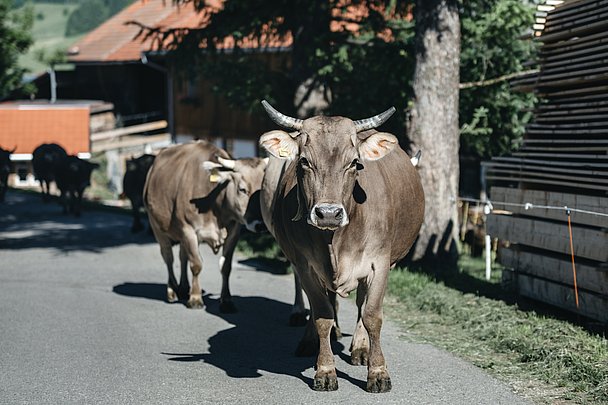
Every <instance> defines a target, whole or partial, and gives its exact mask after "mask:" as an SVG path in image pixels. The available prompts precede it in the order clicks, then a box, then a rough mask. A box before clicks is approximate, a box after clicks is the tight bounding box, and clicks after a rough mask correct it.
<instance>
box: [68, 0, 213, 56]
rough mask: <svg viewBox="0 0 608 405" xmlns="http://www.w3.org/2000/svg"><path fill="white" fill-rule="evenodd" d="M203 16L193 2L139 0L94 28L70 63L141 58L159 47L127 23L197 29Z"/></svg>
mask: <svg viewBox="0 0 608 405" xmlns="http://www.w3.org/2000/svg"><path fill="white" fill-rule="evenodd" d="M202 19H203V17H202V15H201V14H199V13H198V12H196V10H194V6H193V4H192V2H189V3H187V4H184V5H181V6H179V7H178V6H176V5H173V2H172V1H171V0H146V1H142V0H137V1H135V2H134V3H133V4H131V5H130V6H129V7H127V8H125V9H124V10H122V11H121V12H120V13H118V14H117V15H115V16H114V17H112V18H110V19H109V20H107V21H106V22H105V23H103V24H102V25H100V26H99V27H97V28H96V29H95V30H93V31H91V32H90V33H89V34H88V35H86V36H85V37H84V38H83V39H81V40H80V41H78V42H77V43H76V44H75V45H74V46H73V47H72V48H71V49H70V51H69V52H70V55H69V56H68V60H69V61H70V62H126V61H138V60H139V59H140V57H141V52H145V51H155V50H158V45H157V44H154V43H153V42H152V40H150V39H147V40H143V39H142V38H137V39H135V37H136V36H137V34H138V33H139V30H140V29H139V27H138V26H137V25H132V24H130V25H127V24H126V23H127V22H128V21H137V22H138V23H140V24H143V25H145V26H149V27H163V28H195V27H199V26H200V25H201V23H202V22H203V21H202Z"/></svg>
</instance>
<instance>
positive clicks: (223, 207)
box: [211, 182, 235, 228]
mask: <svg viewBox="0 0 608 405" xmlns="http://www.w3.org/2000/svg"><path fill="white" fill-rule="evenodd" d="M228 183H229V182H226V183H223V184H222V186H218V188H220V187H221V189H220V190H218V192H217V195H216V198H215V199H214V200H213V202H212V205H211V209H212V211H213V214H214V215H215V217H216V218H217V221H218V225H219V226H220V228H226V227H227V226H228V224H230V223H231V222H234V221H235V219H234V218H232V215H231V214H230V213H231V212H232V211H231V210H230V209H229V204H228V201H227V198H226V188H227V187H228V186H229V184H228Z"/></svg>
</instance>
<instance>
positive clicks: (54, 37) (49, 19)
mask: <svg viewBox="0 0 608 405" xmlns="http://www.w3.org/2000/svg"><path fill="white" fill-rule="evenodd" d="M77 6H78V5H77V4H55V3H35V4H33V5H32V7H33V9H34V27H33V28H32V35H33V37H34V44H33V45H32V47H30V49H29V50H28V52H27V53H26V54H25V55H22V56H21V57H20V58H19V63H20V64H21V66H24V67H25V68H27V69H28V70H29V71H30V72H32V73H39V72H43V71H45V70H46V69H47V66H46V65H44V64H43V63H41V62H40V61H38V60H37V59H36V54H37V52H39V51H40V50H43V51H44V52H45V54H46V55H51V54H53V53H54V52H55V51H56V50H58V49H60V50H63V51H66V50H67V49H68V48H69V47H70V46H72V45H73V44H74V43H75V42H76V41H78V40H79V39H80V38H81V37H82V35H76V36H71V37H66V36H65V27H66V24H67V21H68V17H69V15H70V13H71V12H72V10H74V9H75V8H76V7H77ZM64 10H67V12H66V11H64ZM38 15H42V16H44V18H42V19H40V18H37V17H36V16H38Z"/></svg>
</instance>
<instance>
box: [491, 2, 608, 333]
mask: <svg viewBox="0 0 608 405" xmlns="http://www.w3.org/2000/svg"><path fill="white" fill-rule="evenodd" d="M557 3H558V2H554V4H555V5H552V6H551V7H546V5H544V6H543V7H545V8H544V9H543V10H542V18H540V19H539V20H538V21H537V25H535V28H536V29H538V31H537V34H538V36H537V37H536V39H535V40H536V41H539V43H540V51H539V58H538V60H537V61H535V62H534V63H530V65H533V64H536V65H537V66H538V72H537V73H533V74H530V75H528V76H525V77H523V78H519V79H517V80H515V81H513V82H512V84H513V86H514V87H515V88H517V89H519V90H522V91H533V92H535V93H536V94H537V95H538V96H539V97H540V99H541V100H542V101H541V102H540V103H539V105H538V106H537V108H536V110H535V118H534V121H533V122H532V123H531V124H529V125H528V127H527V129H526V134H525V137H524V141H523V145H522V147H521V148H520V149H519V150H518V151H517V152H514V153H512V154H511V155H510V156H506V157H497V158H494V159H492V161H490V162H486V163H484V166H485V170H486V173H487V177H486V179H487V180H488V181H490V182H492V183H493V184H494V187H493V188H492V189H491V193H490V195H491V199H492V200H493V201H497V202H505V203H511V204H521V205H519V206H518V205H510V206H505V209H508V210H510V211H511V215H492V216H490V218H488V233H489V234H490V235H492V236H494V237H498V238H500V239H502V240H505V241H509V244H508V247H505V248H503V249H501V252H500V261H501V263H502V264H503V265H505V266H506V267H507V268H509V269H511V270H510V271H508V272H507V273H506V277H507V278H511V279H512V281H513V284H514V286H515V288H516V290H517V291H518V292H519V293H520V294H522V295H525V296H528V297H531V298H534V299H537V300H541V301H545V302H548V303H550V304H553V305H556V306H559V307H562V308H565V309H568V310H572V311H575V312H577V313H580V314H582V315H585V316H588V317H591V318H594V319H599V320H601V321H603V322H608V231H607V230H608V217H606V216H600V215H595V214H590V213H580V212H572V213H571V221H572V240H573V246H574V253H575V262H576V265H577V270H578V271H577V281H578V288H579V307H578V308H577V307H576V305H575V302H574V279H573V270H572V263H571V257H570V253H571V252H570V237H569V231H568V226H567V220H568V216H567V215H566V210H550V209H542V208H541V209H536V208H535V209H526V208H525V207H524V206H522V205H523V204H526V203H529V204H533V205H542V206H557V207H564V206H568V207H571V208H577V209H583V210H588V211H592V212H597V213H603V214H608V198H607V197H606V196H607V195H608V0H571V1H565V2H563V3H562V4H557ZM539 22H541V23H542V24H538V23H539ZM499 207H500V206H499ZM500 208H503V207H500Z"/></svg>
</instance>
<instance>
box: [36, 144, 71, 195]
mask: <svg viewBox="0 0 608 405" xmlns="http://www.w3.org/2000/svg"><path fill="white" fill-rule="evenodd" d="M67 156H68V154H67V153H66V151H65V149H63V148H62V147H61V146H59V145H57V144H56V143H43V144H42V145H40V146H38V147H37V148H36V149H34V153H33V154H32V165H33V166H34V175H35V176H36V178H37V179H38V181H40V188H42V199H43V201H45V202H47V201H48V200H49V199H50V196H51V194H50V186H51V182H53V181H55V178H56V174H57V170H58V168H59V165H60V164H61V163H62V162H63V161H64V160H65V159H66V158H67ZM45 186H46V187H45Z"/></svg>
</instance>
